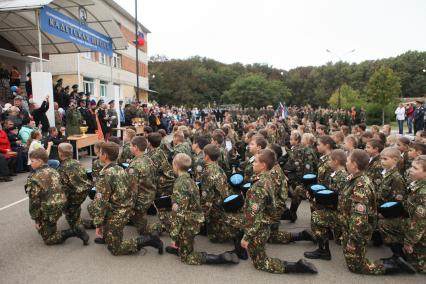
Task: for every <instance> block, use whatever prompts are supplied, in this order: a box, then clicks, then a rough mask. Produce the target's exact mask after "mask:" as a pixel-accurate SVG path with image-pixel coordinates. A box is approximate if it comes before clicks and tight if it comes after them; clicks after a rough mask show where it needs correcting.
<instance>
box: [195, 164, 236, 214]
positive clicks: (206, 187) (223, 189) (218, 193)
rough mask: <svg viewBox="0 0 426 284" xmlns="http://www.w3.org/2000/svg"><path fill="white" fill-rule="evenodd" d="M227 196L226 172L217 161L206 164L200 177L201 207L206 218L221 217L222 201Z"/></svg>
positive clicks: (222, 212)
mask: <svg viewBox="0 0 426 284" xmlns="http://www.w3.org/2000/svg"><path fill="white" fill-rule="evenodd" d="M228 196H229V189H228V180H227V178H226V174H225V172H224V171H223V169H222V168H220V167H219V165H218V164H217V163H210V164H207V165H206V167H205V169H204V171H203V175H202V178H201V208H202V209H203V212H204V215H205V217H206V219H207V220H212V219H213V220H214V219H216V218H221V216H222V214H224V211H223V207H222V202H223V200H224V199H225V198H226V197H228Z"/></svg>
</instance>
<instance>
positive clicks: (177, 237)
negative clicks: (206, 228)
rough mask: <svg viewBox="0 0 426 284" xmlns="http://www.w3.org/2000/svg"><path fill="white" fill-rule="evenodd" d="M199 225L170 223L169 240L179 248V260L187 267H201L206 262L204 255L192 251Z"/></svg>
mask: <svg viewBox="0 0 426 284" xmlns="http://www.w3.org/2000/svg"><path fill="white" fill-rule="evenodd" d="M200 226H201V224H200V223H196V222H194V223H187V224H179V223H172V227H171V231H170V238H171V239H172V240H173V241H174V242H175V243H176V246H177V247H178V248H179V256H180V260H181V261H182V262H183V263H185V264H189V265H201V264H203V263H205V262H206V256H205V253H202V252H196V251H194V240H195V236H196V235H197V233H198V232H199V230H200Z"/></svg>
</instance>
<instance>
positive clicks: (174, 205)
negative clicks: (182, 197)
mask: <svg viewBox="0 0 426 284" xmlns="http://www.w3.org/2000/svg"><path fill="white" fill-rule="evenodd" d="M178 209H179V205H177V203H173V205H172V210H173V211H175V212H176V211H178Z"/></svg>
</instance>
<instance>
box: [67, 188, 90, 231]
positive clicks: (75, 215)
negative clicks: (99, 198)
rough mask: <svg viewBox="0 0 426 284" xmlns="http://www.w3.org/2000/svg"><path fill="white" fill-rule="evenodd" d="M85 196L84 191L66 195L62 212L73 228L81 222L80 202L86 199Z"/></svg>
mask: <svg viewBox="0 0 426 284" xmlns="http://www.w3.org/2000/svg"><path fill="white" fill-rule="evenodd" d="M86 197H87V193H86V192H85V193H84V194H75V195H72V196H67V203H66V204H65V207H64V210H63V213H64V215H65V219H66V220H67V222H68V224H69V225H70V227H71V228H75V227H77V226H78V225H79V224H80V223H81V220H80V215H81V204H82V203H83V202H84V201H85V200H86Z"/></svg>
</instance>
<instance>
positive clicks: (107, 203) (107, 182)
mask: <svg viewBox="0 0 426 284" xmlns="http://www.w3.org/2000/svg"><path fill="white" fill-rule="evenodd" d="M118 153H119V146H118V145H117V144H115V143H113V142H106V143H104V144H102V145H101V149H100V155H99V159H100V160H101V162H102V163H103V164H104V165H105V166H104V168H103V169H102V171H101V172H100V173H99V178H98V180H97V181H96V197H95V199H94V200H93V202H92V203H91V204H90V206H89V208H88V209H90V211H91V215H92V216H93V223H94V225H95V226H96V235H97V236H98V237H103V238H104V240H105V242H106V244H107V246H108V250H109V251H110V252H111V253H112V254H113V255H126V254H133V253H135V252H137V251H139V250H141V249H142V248H143V247H146V246H151V247H154V248H157V249H158V253H160V254H162V253H163V243H162V242H161V240H160V239H159V238H158V237H154V236H151V235H143V236H139V237H137V238H136V239H130V240H123V230H124V227H125V226H126V224H127V223H128V222H129V218H130V215H131V213H132V212H131V211H132V206H133V192H132V190H131V188H130V187H129V179H128V176H127V174H126V172H125V171H124V169H123V168H122V167H120V166H118V165H117V164H116V163H115V161H116V160H117V158H118Z"/></svg>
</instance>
